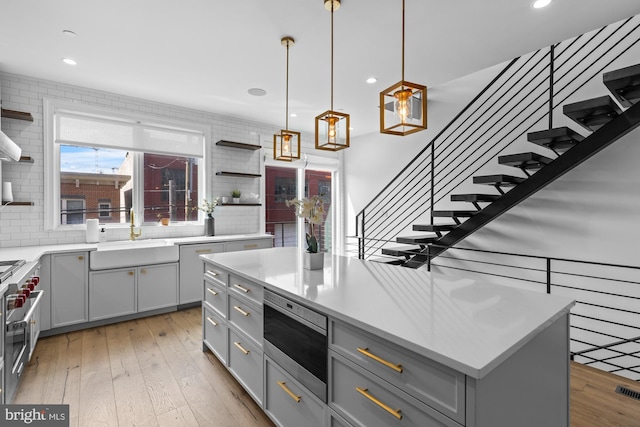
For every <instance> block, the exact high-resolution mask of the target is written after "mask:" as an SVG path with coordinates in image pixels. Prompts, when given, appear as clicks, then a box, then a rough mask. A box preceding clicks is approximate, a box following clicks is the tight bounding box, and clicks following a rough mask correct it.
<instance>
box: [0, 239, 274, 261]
mask: <svg viewBox="0 0 640 427" xmlns="http://www.w3.org/2000/svg"><path fill="white" fill-rule="evenodd" d="M262 238H271V239H272V238H273V236H272V235H271V234H227V235H220V236H192V237H171V238H161V239H153V240H165V241H167V242H173V244H175V245H186V244H196V243H216V242H233V241H236V240H247V239H262ZM141 240H145V239H141ZM99 245H100V243H69V244H62V245H42V246H21V247H15V248H0V261H8V260H19V259H23V260H25V261H27V262H32V261H36V260H38V259H39V258H40V257H41V256H42V255H45V254H52V253H63V252H77V251H94V250H96V249H98V246H99Z"/></svg>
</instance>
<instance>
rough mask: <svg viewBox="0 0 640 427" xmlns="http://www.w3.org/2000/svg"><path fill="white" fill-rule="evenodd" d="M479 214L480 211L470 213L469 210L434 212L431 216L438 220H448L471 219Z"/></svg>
mask: <svg viewBox="0 0 640 427" xmlns="http://www.w3.org/2000/svg"><path fill="white" fill-rule="evenodd" d="M476 213H478V211H469V210H452V211H433V212H431V215H432V216H434V217H437V218H447V217H471V216H473V215H475V214H476Z"/></svg>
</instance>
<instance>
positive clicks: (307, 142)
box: [0, 72, 313, 247]
mask: <svg viewBox="0 0 640 427" xmlns="http://www.w3.org/2000/svg"><path fill="white" fill-rule="evenodd" d="M0 88H1V93H2V106H3V108H7V109H11V110H19V111H25V112H30V113H31V114H32V115H33V117H34V121H33V122H32V123H30V122H26V121H19V120H13V119H6V118H5V119H3V121H2V130H3V131H4V132H5V133H6V134H7V135H9V137H10V138H12V139H13V140H14V141H15V142H16V143H17V144H18V145H20V146H21V147H22V150H23V155H26V156H31V157H33V159H34V160H35V162H34V163H33V164H25V163H5V164H3V168H2V179H3V180H4V181H11V182H12V183H13V191H14V198H15V200H21V201H32V202H34V206H6V207H4V209H2V210H1V211H0V247H15V246H31V245H49V244H63V243H80V242H84V240H85V234H84V231H83V230H74V231H45V230H44V226H43V223H44V206H43V203H44V180H45V176H44V167H43V166H44V165H43V163H44V160H45V159H44V145H43V144H44V142H43V141H44V135H43V116H42V115H43V98H49V99H56V100H65V101H74V102H78V103H83V104H88V105H92V106H98V107H102V108H105V109H109V110H116V111H121V112H127V113H134V114H141V115H144V116H146V117H154V118H159V119H162V118H166V119H174V120H181V121H191V122H196V123H201V124H205V125H207V126H210V127H211V131H210V133H211V141H209V143H210V144H211V150H212V161H211V163H210V164H209V165H206V168H207V171H208V172H209V173H210V175H211V177H212V178H211V179H210V181H209V184H208V185H210V186H211V188H212V192H213V196H229V194H228V192H229V190H230V189H232V188H238V189H240V190H241V191H242V192H243V193H245V194H246V193H248V192H252V193H257V194H260V183H261V181H262V180H261V179H244V178H229V177H216V176H215V172H216V171H221V170H226V171H241V172H249V173H260V164H261V163H260V162H261V156H262V155H263V154H264V153H266V155H271V152H272V147H271V146H270V145H269V146H267V145H266V144H265V146H264V148H263V150H257V151H247V150H234V149H231V148H225V147H217V146H216V145H215V142H216V141H218V140H220V139H226V140H231V141H237V142H244V143H249V144H260V140H261V139H260V136H261V135H273V134H274V133H275V132H277V131H279V129H280V128H278V127H274V126H270V125H266V124H263V123H258V122H252V121H248V120H240V119H236V118H230V117H225V116H221V115H217V114H212V113H208V112H204V111H196V110H192V109H187V108H182V107H178V106H174V105H168V104H161V103H158V102H152V101H147V100H143V99H137V98H132V97H128V96H123V95H117V94H113V93H107V92H101V91H97V90H92V89H87V88H81V87H76V86H70V85H66V84H60V83H56V82H51V81H43V80H37V79H33V78H30V77H25V76H18V75H14V74H8V73H2V72H0ZM271 140H272V138H266V141H271ZM303 144H304V146H305V147H307V149H308V147H309V146H311V147H312V146H313V136H312V135H311V136H310V135H303ZM260 209H261V208H260V207H219V208H217V209H216V214H215V216H216V234H218V235H223V234H244V233H256V232H259V231H260V229H261V224H260ZM203 229H204V227H203V226H202V225H192V226H174V227H160V226H158V227H155V226H154V227H145V228H144V229H143V236H145V237H146V238H154V237H181V236H197V235H202V233H203V231H204V230H203ZM107 237H108V239H110V240H123V239H127V238H128V229H125V228H124V227H123V228H119V229H110V230H108V232H107Z"/></svg>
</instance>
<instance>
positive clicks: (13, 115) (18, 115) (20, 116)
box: [0, 108, 33, 122]
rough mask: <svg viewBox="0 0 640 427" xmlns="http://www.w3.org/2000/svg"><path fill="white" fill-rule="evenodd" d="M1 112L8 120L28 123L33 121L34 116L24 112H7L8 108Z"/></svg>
mask: <svg viewBox="0 0 640 427" xmlns="http://www.w3.org/2000/svg"><path fill="white" fill-rule="evenodd" d="M0 112H1V115H2V117H6V118H8V119H16V120H25V121H27V122H32V121H33V116H32V115H31V113H25V112H23V111H15V110H7V109H6V108H2V109H1V110H0Z"/></svg>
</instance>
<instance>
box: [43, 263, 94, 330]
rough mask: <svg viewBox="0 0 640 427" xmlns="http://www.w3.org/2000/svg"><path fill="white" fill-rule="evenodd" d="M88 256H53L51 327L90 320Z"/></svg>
mask: <svg viewBox="0 0 640 427" xmlns="http://www.w3.org/2000/svg"><path fill="white" fill-rule="evenodd" d="M88 255H89V254H88V252H73V253H59V254H53V255H51V327H53V328H56V327H60V326H67V325H74V324H77V323H84V322H87V321H88V320H89V292H88V291H89V285H88V276H89V256H88Z"/></svg>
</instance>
